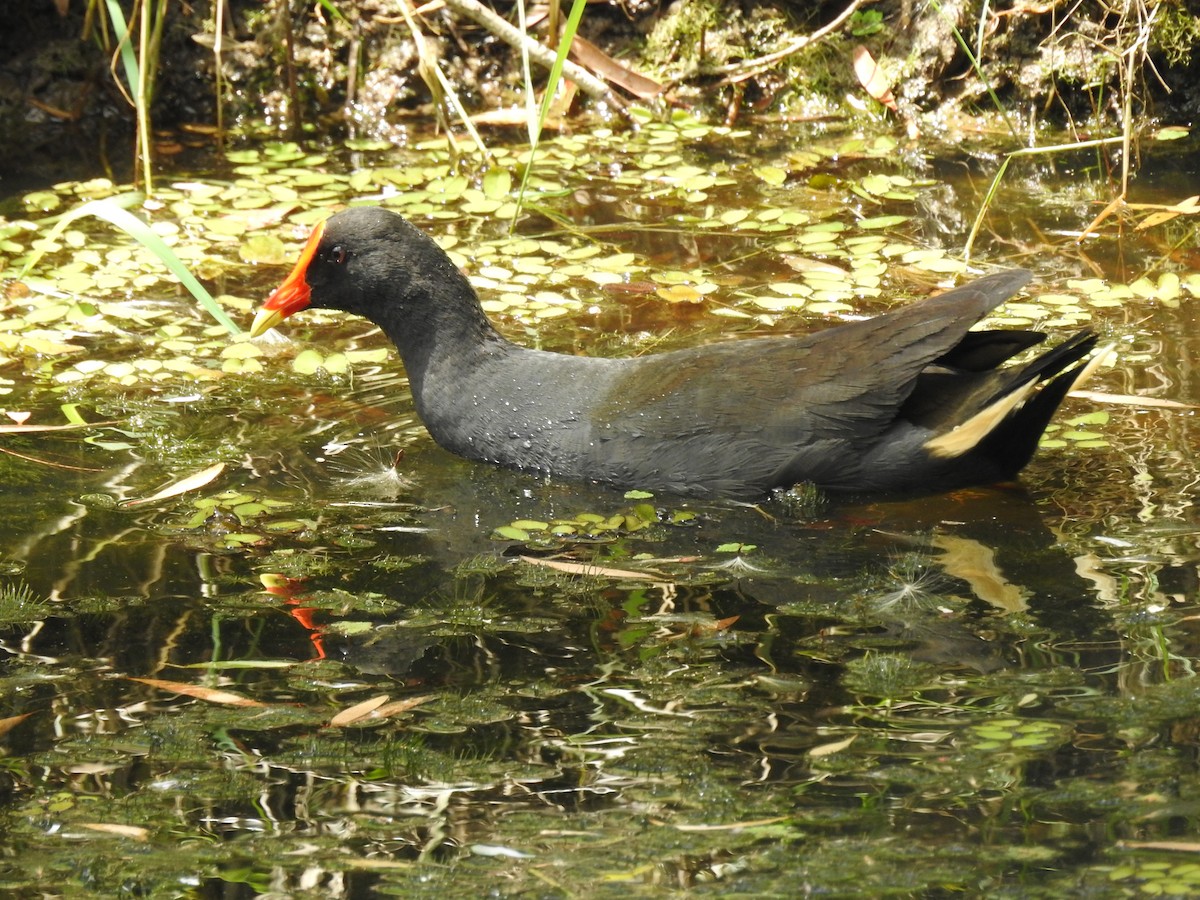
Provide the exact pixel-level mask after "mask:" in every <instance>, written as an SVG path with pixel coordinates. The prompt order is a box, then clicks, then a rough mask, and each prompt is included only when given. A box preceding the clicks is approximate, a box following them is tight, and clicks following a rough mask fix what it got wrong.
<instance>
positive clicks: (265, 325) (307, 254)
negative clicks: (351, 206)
mask: <svg viewBox="0 0 1200 900" xmlns="http://www.w3.org/2000/svg"><path fill="white" fill-rule="evenodd" d="M324 233H325V223H324V222H320V223H318V224H317V227H316V228H314V229H313V232H312V234H311V235H309V238H308V243H307V244H305V245H304V249H303V250H302V251H300V258H299V259H298V260H296V265H295V267H294V268H293V269H292V271H291V274H289V275H288V277H287V278H285V279H284V280H283V284H281V285H279V287H277V288H275V290H273V291H272V292H271V296H270V297H268V298H267V300H266V302H265V303H263V305H262V306H261V307H259V310H258V313H257V314H256V315H255V316H254V324H253V325H251V326H250V337H258V336H259V335H260V334H262V333H263V332H265V331H269V330H270V329H272V328H274V327H275V326H276V325H278V324H279V323H280V322H282V321H283V320H284V319H286V318H287V317H288V316H290V315H291V314H292V313H296V312H299V311H300V310H302V309H304V308H306V307H307V306H308V304H309V303H310V302H311V300H312V292H311V291H309V289H308V281H307V280H306V279H305V276H306V275H307V274H308V264H309V263H311V262H312V259H313V257H314V256H315V255H316V253H317V247H318V246H319V245H320V243H321V235H322V234H324Z"/></svg>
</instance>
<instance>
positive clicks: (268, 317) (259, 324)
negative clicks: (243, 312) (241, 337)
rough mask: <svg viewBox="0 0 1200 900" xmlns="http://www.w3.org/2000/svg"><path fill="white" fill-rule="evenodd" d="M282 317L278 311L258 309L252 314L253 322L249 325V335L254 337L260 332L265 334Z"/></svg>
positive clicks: (281, 319) (280, 320)
mask: <svg viewBox="0 0 1200 900" xmlns="http://www.w3.org/2000/svg"><path fill="white" fill-rule="evenodd" d="M283 319H284V317H283V316H281V315H280V314H279V313H278V312H276V311H275V310H273V309H260V310H259V311H258V313H257V314H255V316H254V322H253V324H252V325H251V326H250V337H252V338H256V337H258V336H259V335H261V334H266V333H267V332H268V331H270V330H271V329H272V328H274V327H275V326H276V325H278V324H279V323H280V322H282V321H283Z"/></svg>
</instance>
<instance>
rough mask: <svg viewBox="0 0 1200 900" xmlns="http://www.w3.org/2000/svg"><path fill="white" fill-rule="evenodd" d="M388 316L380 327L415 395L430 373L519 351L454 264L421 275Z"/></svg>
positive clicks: (467, 366)
mask: <svg viewBox="0 0 1200 900" xmlns="http://www.w3.org/2000/svg"><path fill="white" fill-rule="evenodd" d="M413 298H416V299H413ZM433 298H437V299H433ZM389 312H390V313H391V314H390V315H388V316H386V317H383V318H382V319H381V321H379V322H378V323H377V324H378V325H379V326H380V328H382V329H383V331H384V333H385V334H386V335H387V336H388V338H390V339H391V341H392V343H393V344H395V345H396V348H397V350H398V351H399V353H400V357H401V359H402V360H403V361H404V368H405V370H406V371H407V373H408V377H409V381H410V382H411V383H412V387H413V390H414V392H418V391H419V390H420V387H421V383H422V382H423V381H424V379H425V376H426V374H427V373H429V372H431V371H445V370H447V369H458V370H469V369H471V368H472V366H473V365H475V364H476V363H477V362H478V360H479V359H480V358H483V357H491V356H494V355H495V354H497V353H499V354H502V355H503V354H507V353H509V352H513V351H516V350H518V348H517V346H516V345H515V344H512V343H510V342H509V341H508V340H507V339H505V338H504V337H503V336H501V334H500V333H499V332H498V331H496V329H495V328H494V327H493V326H492V323H491V322H490V321H488V318H487V316H486V315H485V314H484V312H483V308H482V307H481V306H480V305H479V298H478V297H477V296H476V294H475V289H474V288H472V287H471V285H470V283H469V282H468V281H467V279H466V277H465V276H464V275H463V274H462V273H461V272H459V271H458V269H457V268H455V267H454V266H453V265H447V266H440V267H436V268H434V269H432V270H430V271H427V272H422V273H417V274H416V275H415V276H414V277H413V279H412V281H411V283H410V285H409V291H408V296H407V297H406V298H405V300H404V301H403V302H402V303H401V304H399V305H397V306H393V307H391V308H390V310H389Z"/></svg>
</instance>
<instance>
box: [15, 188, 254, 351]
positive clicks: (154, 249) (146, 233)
mask: <svg viewBox="0 0 1200 900" xmlns="http://www.w3.org/2000/svg"><path fill="white" fill-rule="evenodd" d="M140 197H141V195H140V194H137V193H130V194H122V195H121V196H120V197H110V198H107V199H104V200H91V201H89V202H87V203H85V204H83V205H82V206H79V207H76V208H75V209H73V210H71V211H70V212H68V213H65V214H63V215H62V216H60V217H59V219H58V222H57V223H56V224H55V226H54V228H52V229H51V230H50V233H49V234H48V235H46V238H45V239H46V241H47V242H52V241H54V240H55V239H57V238H58V237H59V235H61V234H62V233H63V232H64V231H65V230H66V228H67V226H68V225H70V224H71V223H72V222H74V221H75V220H76V219H81V218H83V217H85V216H95V217H96V218H97V219H103V220H104V221H105V222H108V223H109V224H110V225H113V226H115V227H117V228H119V229H121V231H123V232H125V233H126V234H127V235H129V236H130V237H131V238H133V239H134V240H135V241H137V242H138V243H139V244H141V245H142V246H143V247H145V248H146V249H148V250H149V251H150V252H151V253H153V254H154V255H155V256H157V257H158V258H159V260H160V261H161V262H162V264H163V265H164V266H166V267H167V268H168V269H170V270H171V272H172V273H173V274H174V275H175V277H176V278H178V279H179V281H180V283H181V284H182V285H183V286H184V287H185V288H187V290H188V293H190V294H191V295H192V296H193V297H195V298H196V299H197V300H198V301H200V305H201V306H203V307H204V308H205V309H206V310H207V311H208V314H209V315H210V316H212V317H213V318H214V319H216V320H217V321H218V322H219V323H220V324H221V326H222V327H223V328H224V329H225V330H226V331H228V332H229V333H230V334H241V331H242V329H241V328H239V327H238V326H237V323H236V322H234V321H233V320H232V319H231V318H229V316H227V315H226V314H225V310H223V309H221V307H220V306H219V305H218V303H217V301H216V300H214V299H213V296H212V294H210V293H209V292H208V291H207V290H205V288H204V285H202V284H201V283H200V282H199V281H197V280H196V278H195V276H194V275H192V273H191V272H189V271H188V269H187V266H185V265H184V264H183V262H182V261H181V260H180V259H179V257H178V256H176V255H175V253H174V251H172V250H171V248H170V247H168V246H167V245H166V244H165V243H164V242H163V239H162V238H160V237H159V236H158V235H157V234H155V233H154V232H153V231H152V230H151V229H150V226H149V225H147V224H146V223H145V222H143V221H142V220H141V219H139V218H138V217H137V216H135V215H134V214H133V213H131V212H129V211H128V210H127V209H126V208H125V207H127V206H132V205H133V204H134V203H136V202H138V201H139V200H140ZM44 253H45V250H35V251H34V252H33V253H32V254H31V255H30V257H29V259H27V260H26V261H25V265H24V266H23V267H22V268H21V273H20V275H19V276H18V278H24V277H25V275H26V274H28V272H29V270H30V269H32V268H33V267H34V266H35V265H36V264H37V262H38V260H40V259H41V258H42V256H43V255H44Z"/></svg>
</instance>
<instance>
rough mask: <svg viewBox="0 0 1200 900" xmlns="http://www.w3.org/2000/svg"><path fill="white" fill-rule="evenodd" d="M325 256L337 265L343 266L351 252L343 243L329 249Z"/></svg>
mask: <svg viewBox="0 0 1200 900" xmlns="http://www.w3.org/2000/svg"><path fill="white" fill-rule="evenodd" d="M325 258H326V259H327V260H328V261H329V262H331V263H333V264H334V265H335V266H342V265H345V264H346V260H347V259H349V258H350V253H349V251H347V250H346V248H345V247H343V246H342V245H341V244H337V245H336V246H334V247H331V248H330V249H329V252H328V253H326V254H325Z"/></svg>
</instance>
